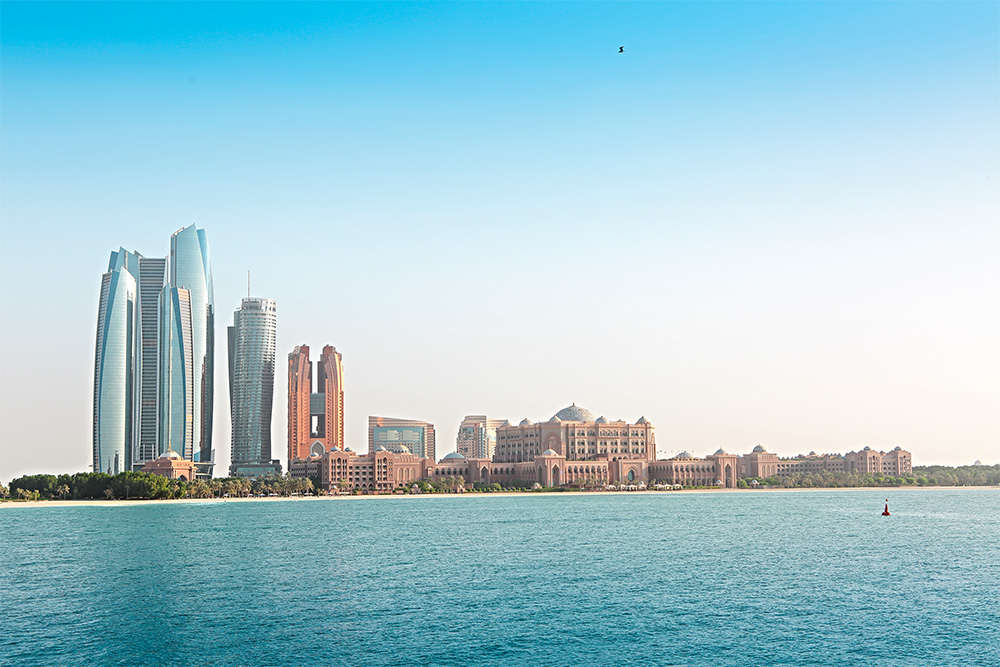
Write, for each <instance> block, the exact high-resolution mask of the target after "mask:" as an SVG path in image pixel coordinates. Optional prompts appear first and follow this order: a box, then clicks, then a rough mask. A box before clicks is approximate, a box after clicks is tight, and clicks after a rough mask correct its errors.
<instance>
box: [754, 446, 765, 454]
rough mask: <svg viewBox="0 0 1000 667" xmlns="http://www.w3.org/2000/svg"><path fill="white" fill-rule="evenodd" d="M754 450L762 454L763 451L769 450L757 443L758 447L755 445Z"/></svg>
mask: <svg viewBox="0 0 1000 667" xmlns="http://www.w3.org/2000/svg"><path fill="white" fill-rule="evenodd" d="M753 451H754V452H756V453H757V454H761V453H765V452H767V450H766V449H764V448H763V447H761V446H760V445H757V446H756V447H754V448H753Z"/></svg>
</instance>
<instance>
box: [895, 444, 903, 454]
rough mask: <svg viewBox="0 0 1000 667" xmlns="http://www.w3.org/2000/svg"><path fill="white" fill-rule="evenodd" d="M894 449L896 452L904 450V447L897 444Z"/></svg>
mask: <svg viewBox="0 0 1000 667" xmlns="http://www.w3.org/2000/svg"><path fill="white" fill-rule="evenodd" d="M892 451H894V452H901V451H903V448H902V447H900V446H899V445H896V447H895V448H894V449H893V450H892Z"/></svg>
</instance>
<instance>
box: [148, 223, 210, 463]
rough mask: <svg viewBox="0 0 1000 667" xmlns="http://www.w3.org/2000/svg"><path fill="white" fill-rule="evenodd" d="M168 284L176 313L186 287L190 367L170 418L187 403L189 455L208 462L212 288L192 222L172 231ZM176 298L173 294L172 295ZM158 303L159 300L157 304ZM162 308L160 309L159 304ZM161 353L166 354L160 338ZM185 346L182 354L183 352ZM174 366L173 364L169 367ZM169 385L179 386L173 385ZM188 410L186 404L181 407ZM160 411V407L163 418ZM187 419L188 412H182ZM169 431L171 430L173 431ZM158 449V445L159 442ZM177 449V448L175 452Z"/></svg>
mask: <svg viewBox="0 0 1000 667" xmlns="http://www.w3.org/2000/svg"><path fill="white" fill-rule="evenodd" d="M170 287H171V288H174V289H176V290H177V294H178V300H177V303H178V305H177V312H176V314H177V315H178V317H182V316H183V309H182V307H181V306H180V302H179V294H180V290H186V292H187V295H188V301H189V305H190V334H191V335H190V347H189V349H190V359H191V367H190V373H189V372H188V371H187V370H185V371H184V373H185V376H186V378H190V380H191V384H187V383H186V382H185V384H184V387H183V391H184V395H185V399H184V401H179V402H177V403H173V404H172V405H171V407H170V408H169V410H170V417H169V418H170V419H171V420H173V421H176V418H177V415H176V414H175V411H177V410H181V409H182V408H181V405H182V404H183V405H185V406H186V405H188V402H189V401H190V405H191V413H190V419H191V438H192V442H193V447H194V450H193V452H192V456H193V460H194V461H198V462H201V463H210V462H212V461H213V460H214V456H213V451H212V409H213V403H214V401H213V396H214V392H213V390H214V377H215V297H214V295H213V288H212V262H211V257H210V254H209V251H208V237H207V236H206V234H205V230H204V229H197V228H195V226H194V225H191V226H190V227H185V228H184V229H181V230H178V231H177V232H174V234H173V235H172V236H171V237H170ZM171 301H172V302H173V301H175V299H173V298H172V299H171ZM161 308H162V304H161ZM161 312H162V310H161ZM184 339H185V336H184V335H180V337H179V338H178V339H177V340H176V341H174V342H173V344H175V345H186V342H185V340H184ZM160 347H161V350H163V354H164V356H169V355H168V354H167V352H166V350H165V349H164V347H163V343H162V342H161V345H160ZM187 354H188V349H187V348H185V349H184V351H183V353H182V354H181V355H180V356H183V357H187ZM173 370H176V369H173ZM170 382H171V383H172V384H171V389H170V390H171V391H178V389H179V388H178V387H175V386H173V382H174V380H173V379H171V380H170ZM183 409H185V410H186V408H183ZM162 418H163V413H162V411H161V419H162ZM184 419H185V421H186V420H187V416H185V417H184ZM172 437H173V436H172ZM161 449H162V446H161ZM178 453H180V452H178Z"/></svg>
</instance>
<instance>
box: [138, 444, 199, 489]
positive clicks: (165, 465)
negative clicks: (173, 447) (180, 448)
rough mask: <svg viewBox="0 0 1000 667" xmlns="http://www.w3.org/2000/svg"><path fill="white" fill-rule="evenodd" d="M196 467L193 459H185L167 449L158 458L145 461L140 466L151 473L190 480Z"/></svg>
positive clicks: (168, 477) (193, 477) (143, 470)
mask: <svg viewBox="0 0 1000 667" xmlns="http://www.w3.org/2000/svg"><path fill="white" fill-rule="evenodd" d="M196 468H197V466H196V465H195V462H194V461H189V460H188V459H185V458H184V457H182V456H181V455H180V454H178V453H177V452H175V451H168V452H167V453H165V454H163V455H162V456H160V457H159V458H156V459H153V460H152V461H147V462H146V464H145V465H144V466H143V467H142V472H149V473H153V474H154V475H159V476H160V477H166V478H167V479H180V480H183V481H185V482H190V481H191V480H193V479H195V475H196Z"/></svg>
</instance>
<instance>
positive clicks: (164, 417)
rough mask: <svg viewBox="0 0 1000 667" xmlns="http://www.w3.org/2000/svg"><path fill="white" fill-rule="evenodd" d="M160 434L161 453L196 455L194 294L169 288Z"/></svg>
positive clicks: (164, 307) (164, 300)
mask: <svg viewBox="0 0 1000 667" xmlns="http://www.w3.org/2000/svg"><path fill="white" fill-rule="evenodd" d="M159 320H160V336H159V338H160V341H159V343H160V374H159V379H160V387H159V409H160V414H159V435H158V439H157V440H158V443H159V449H160V453H161V454H165V453H166V452H168V451H174V452H177V453H178V454H180V455H181V456H183V457H184V458H186V459H192V457H193V456H194V451H195V449H194V442H195V441H194V422H195V420H194V386H195V382H194V352H193V351H192V348H193V347H194V346H193V344H192V331H191V294H190V292H188V290H186V289H184V288H183V287H171V286H170V285H167V286H165V287H164V288H163V290H162V291H161V292H160V317H159Z"/></svg>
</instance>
